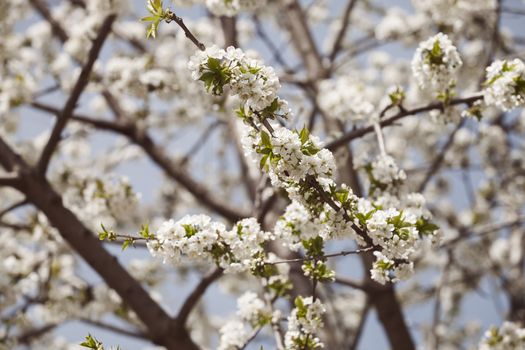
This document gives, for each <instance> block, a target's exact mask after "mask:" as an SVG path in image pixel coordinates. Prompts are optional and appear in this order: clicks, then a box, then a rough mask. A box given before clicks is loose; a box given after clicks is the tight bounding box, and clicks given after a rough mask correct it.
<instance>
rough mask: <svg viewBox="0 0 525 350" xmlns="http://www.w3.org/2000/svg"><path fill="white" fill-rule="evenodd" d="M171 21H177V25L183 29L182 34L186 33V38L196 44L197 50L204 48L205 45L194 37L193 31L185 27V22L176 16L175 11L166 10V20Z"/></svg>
mask: <svg viewBox="0 0 525 350" xmlns="http://www.w3.org/2000/svg"><path fill="white" fill-rule="evenodd" d="M171 21H173V22H175V23H177V24H178V25H179V27H181V28H182V30H183V31H184V35H186V38H188V39H190V40H191V42H192V43H194V44H195V46H197V48H198V49H199V50H201V51H204V50H206V46H204V44H203V43H201V42H200V41H199V40H198V39H197V38H196V37H195V35H193V33H192V32H191V31H190V30H189V29H188V27H186V24H184V20H183V19H182V18H180V17H179V16H177V15H176V14H175V12H172V11H171V10H167V11H166V22H167V23H169V22H171Z"/></svg>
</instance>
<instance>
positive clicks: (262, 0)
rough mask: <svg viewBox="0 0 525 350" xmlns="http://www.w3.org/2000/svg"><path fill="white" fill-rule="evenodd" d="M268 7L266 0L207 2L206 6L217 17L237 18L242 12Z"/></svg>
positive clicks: (219, 0) (213, 0)
mask: <svg viewBox="0 0 525 350" xmlns="http://www.w3.org/2000/svg"><path fill="white" fill-rule="evenodd" d="M265 5H266V0H206V6H207V7H208V9H209V10H210V11H211V12H212V13H213V14H214V15H216V16H235V15H236V14H238V13H239V12H241V11H253V10H256V9H258V8H261V7H263V6H265Z"/></svg>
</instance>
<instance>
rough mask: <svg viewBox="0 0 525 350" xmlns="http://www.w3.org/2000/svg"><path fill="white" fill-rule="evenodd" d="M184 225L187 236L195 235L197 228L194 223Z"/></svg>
mask: <svg viewBox="0 0 525 350" xmlns="http://www.w3.org/2000/svg"><path fill="white" fill-rule="evenodd" d="M182 227H184V231H186V237H191V236H194V235H195V234H196V233H197V231H198V230H197V228H196V227H195V226H193V225H189V224H185V225H182Z"/></svg>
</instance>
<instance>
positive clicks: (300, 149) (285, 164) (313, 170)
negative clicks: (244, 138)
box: [244, 126, 335, 188]
mask: <svg viewBox="0 0 525 350" xmlns="http://www.w3.org/2000/svg"><path fill="white" fill-rule="evenodd" d="M252 140H253V141H255V143H252V147H253V148H254V149H255V153H256V154H257V155H258V158H259V159H258V160H259V164H260V166H261V168H264V169H266V170H267V171H268V173H269V175H270V179H271V180H272V184H273V185H274V186H277V187H282V188H288V187H290V186H292V187H293V185H294V184H298V183H300V182H301V181H305V180H306V178H307V177H308V176H312V177H315V178H317V179H326V180H330V179H331V177H332V174H333V173H334V170H335V160H334V157H333V154H332V153H331V152H330V151H328V150H327V149H323V148H321V143H320V141H319V139H318V138H317V137H315V136H311V135H310V133H309V132H308V130H307V129H306V128H304V129H302V130H301V131H300V132H298V131H291V130H289V129H287V128H284V127H280V126H276V127H275V131H274V132H273V135H272V136H270V135H269V134H268V133H266V132H264V131H261V132H260V133H258V134H256V133H255V134H252ZM244 144H246V143H244Z"/></svg>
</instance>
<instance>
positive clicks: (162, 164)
mask: <svg viewBox="0 0 525 350" xmlns="http://www.w3.org/2000/svg"><path fill="white" fill-rule="evenodd" d="M31 105H32V106H33V107H35V108H37V109H40V110H43V111H46V112H49V113H54V112H55V111H57V109H56V108H55V107H52V106H49V105H46V104H43V103H39V102H33V103H32V104H31ZM71 119H72V120H75V121H79V122H82V123H85V124H88V125H91V126H93V127H95V128H97V129H100V130H106V131H113V132H116V133H119V134H121V135H124V136H126V137H127V138H128V139H129V140H130V141H131V142H133V143H135V144H137V145H138V146H140V147H141V148H142V150H143V151H144V152H145V153H146V154H147V155H148V156H149V158H150V159H151V160H152V161H153V162H154V163H155V164H156V165H157V166H158V167H159V168H161V169H162V170H164V171H165V172H166V174H167V175H168V176H169V177H170V178H171V179H173V180H174V181H176V182H178V183H179V184H180V185H181V186H182V187H184V188H185V189H186V190H187V191H188V192H189V193H191V194H193V196H194V197H195V198H196V199H197V200H198V201H199V202H200V203H202V204H203V205H204V206H205V207H207V208H209V209H211V210H213V211H215V212H216V213H218V214H220V215H222V216H223V217H225V218H226V219H228V220H230V221H237V220H240V219H242V218H245V217H248V216H249V214H248V212H243V211H241V210H238V209H236V208H232V207H230V206H229V205H228V204H227V203H224V202H222V201H219V200H218V199H216V198H214V197H213V196H212V195H211V194H210V192H209V191H208V190H207V189H206V188H205V187H204V186H203V185H201V184H200V183H198V182H196V181H195V180H193V178H191V176H190V175H189V174H187V172H186V171H185V170H184V167H182V166H181V165H180V164H179V163H178V162H173V161H172V160H171V159H170V158H169V157H168V155H167V154H166V153H165V152H164V151H163V149H161V148H160V147H159V146H158V145H157V144H155V143H154V142H153V140H152V139H151V137H150V136H149V135H148V134H147V133H146V132H144V131H140V130H138V129H137V128H136V127H135V126H134V125H133V124H127V123H119V122H112V121H107V120H102V119H97V118H92V117H87V116H82V115H72V116H71ZM119 119H124V118H119Z"/></svg>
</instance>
